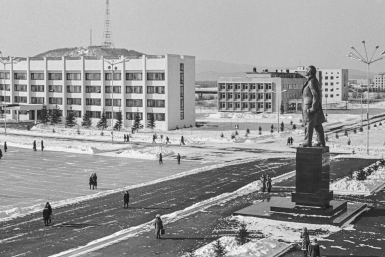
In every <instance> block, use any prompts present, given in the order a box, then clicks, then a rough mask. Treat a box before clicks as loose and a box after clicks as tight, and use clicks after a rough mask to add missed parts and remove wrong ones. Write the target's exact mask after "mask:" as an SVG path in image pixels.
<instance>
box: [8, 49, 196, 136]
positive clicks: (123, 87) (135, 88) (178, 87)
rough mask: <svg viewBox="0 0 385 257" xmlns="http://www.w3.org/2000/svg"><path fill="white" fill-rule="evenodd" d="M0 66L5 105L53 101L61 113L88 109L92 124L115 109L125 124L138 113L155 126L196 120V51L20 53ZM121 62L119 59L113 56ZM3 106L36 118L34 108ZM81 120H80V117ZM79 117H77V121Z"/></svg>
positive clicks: (167, 127)
mask: <svg viewBox="0 0 385 257" xmlns="http://www.w3.org/2000/svg"><path fill="white" fill-rule="evenodd" d="M18 60H19V61H18V62H16V63H13V64H8V65H7V66H6V67H5V70H4V71H0V83H1V84H0V102H1V103H3V104H6V105H8V106H12V105H20V106H23V105H24V106H29V107H28V108H30V109H31V110H33V109H34V108H33V105H34V104H39V106H41V104H46V105H47V106H48V108H50V109H53V108H54V106H55V105H56V104H57V105H58V106H59V108H60V109H61V110H62V114H63V116H64V117H65V116H66V115H67V113H68V111H69V110H73V111H75V113H76V115H77V117H78V119H81V117H82V116H83V115H84V114H85V113H87V114H88V115H89V116H90V117H91V118H92V119H93V124H94V125H96V123H97V121H98V120H99V119H100V117H101V113H102V111H105V112H106V115H107V118H108V119H109V123H108V124H109V126H110V124H111V117H112V108H113V111H114V119H116V117H117V113H118V112H121V113H122V116H123V125H124V127H129V126H131V125H132V124H133V123H134V119H135V116H137V115H138V116H140V118H141V120H142V124H143V125H144V126H147V122H148V120H149V119H150V117H151V116H152V115H154V117H155V120H156V128H158V129H162V130H171V129H175V128H176V127H177V126H178V127H179V128H181V127H189V126H191V125H193V126H194V125H195V57H193V56H181V55H172V54H167V55H162V56H149V55H143V56H140V57H135V58H131V59H130V60H128V61H127V62H121V63H119V64H116V65H115V66H116V68H117V69H116V70H114V74H112V72H111V69H110V67H109V64H108V63H107V62H106V61H104V60H103V59H97V58H94V57H76V58H75V57H45V58H35V57H27V58H18ZM116 61H117V62H119V60H116ZM25 109H26V108H20V111H13V110H12V111H10V110H6V112H7V114H6V116H7V119H17V120H34V119H35V118H36V116H37V111H26V110H25ZM79 121H80V120H79ZM79 121H78V123H80V122H79Z"/></svg>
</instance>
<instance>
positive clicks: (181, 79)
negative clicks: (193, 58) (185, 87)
mask: <svg viewBox="0 0 385 257" xmlns="http://www.w3.org/2000/svg"><path fill="white" fill-rule="evenodd" d="M180 84H184V74H183V71H181V73H180Z"/></svg>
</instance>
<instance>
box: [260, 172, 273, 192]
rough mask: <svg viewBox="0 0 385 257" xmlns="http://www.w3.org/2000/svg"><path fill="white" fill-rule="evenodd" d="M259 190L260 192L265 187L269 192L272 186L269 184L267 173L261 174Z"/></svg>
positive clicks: (269, 178) (264, 189)
mask: <svg viewBox="0 0 385 257" xmlns="http://www.w3.org/2000/svg"><path fill="white" fill-rule="evenodd" d="M261 184H262V185H261V191H262V192H265V191H266V189H267V192H269V193H270V192H271V187H272V185H271V177H270V176H269V175H266V176H265V174H263V175H262V176H261Z"/></svg>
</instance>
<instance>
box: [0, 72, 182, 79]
mask: <svg viewBox="0 0 385 257" xmlns="http://www.w3.org/2000/svg"><path fill="white" fill-rule="evenodd" d="M112 74H113V75H112ZM112 76H114V78H113V80H121V79H122V74H121V73H120V72H114V73H112V72H108V73H104V80H112ZM142 77H143V76H142V73H141V72H135V73H132V72H130V73H126V80H142ZM13 78H14V79H18V80H26V79H27V73H26V72H15V73H14V74H13ZM0 79H9V72H6V73H4V72H2V73H0ZM62 79H63V74H62V73H59V72H55V73H48V80H62ZM66 79H67V80H81V73H66ZM85 79H86V80H101V73H85ZM31 80H44V73H31ZM147 80H165V73H164V72H147ZM181 80H182V78H181Z"/></svg>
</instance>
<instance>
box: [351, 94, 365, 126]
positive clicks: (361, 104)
mask: <svg viewBox="0 0 385 257" xmlns="http://www.w3.org/2000/svg"><path fill="white" fill-rule="evenodd" d="M361 90H362V88H361ZM352 91H354V92H356V93H359V92H358V91H357V90H354V89H352ZM360 95H361V128H362V119H363V118H362V117H363V109H362V91H361V94H360Z"/></svg>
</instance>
